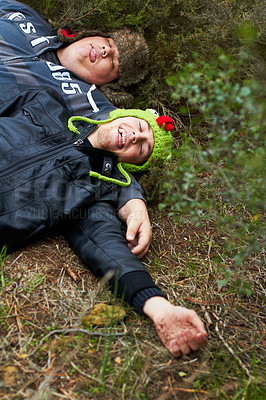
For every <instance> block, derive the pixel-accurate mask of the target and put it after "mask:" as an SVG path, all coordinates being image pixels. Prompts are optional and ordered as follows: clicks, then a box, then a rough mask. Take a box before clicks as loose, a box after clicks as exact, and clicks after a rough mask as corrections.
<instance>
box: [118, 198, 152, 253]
mask: <svg viewBox="0 0 266 400" xmlns="http://www.w3.org/2000/svg"><path fill="white" fill-rule="evenodd" d="M118 215H119V218H120V219H121V220H122V221H123V222H125V223H126V225H127V232H126V239H127V241H128V247H129V249H130V250H131V251H132V253H134V254H136V256H137V257H138V258H142V257H143V256H144V255H145V254H146V253H147V251H148V249H149V245H150V242H151V236H152V232H151V224H150V219H149V214H148V210H147V207H146V204H145V203H144V201H143V200H141V199H131V200H129V201H128V202H127V203H125V204H124V205H123V206H122V207H121V208H120V209H119V212H118Z"/></svg>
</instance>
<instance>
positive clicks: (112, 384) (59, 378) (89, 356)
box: [0, 210, 266, 400]
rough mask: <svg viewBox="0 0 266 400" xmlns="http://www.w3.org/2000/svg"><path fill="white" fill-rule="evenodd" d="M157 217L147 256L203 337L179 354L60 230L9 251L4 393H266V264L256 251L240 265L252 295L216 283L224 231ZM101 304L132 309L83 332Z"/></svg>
mask: <svg viewBox="0 0 266 400" xmlns="http://www.w3.org/2000/svg"><path fill="white" fill-rule="evenodd" d="M150 217H151V222H152V227H153V240H152V244H151V247H150V250H149V252H148V254H147V256H146V257H145V258H144V259H143V262H144V263H145V265H146V267H147V269H148V270H149V272H150V273H151V275H152V276H153V278H154V280H155V282H156V283H157V284H158V286H160V287H161V288H162V289H163V290H164V291H165V292H166V293H167V294H168V296H169V298H170V300H171V301H173V302H174V303H175V304H176V305H183V306H186V307H188V308H193V309H194V310H195V311H196V312H197V313H198V314H199V315H200V316H201V318H202V319H203V321H204V323H205V325H206V328H207V331H208V335H209V343H208V346H207V347H206V348H205V349H203V350H200V351H198V352H195V353H191V354H190V355H188V356H183V357H182V358H179V359H174V358H173V357H172V356H171V355H170V354H169V353H168V351H167V350H166V349H165V348H164V347H163V345H162V343H161V342H160V340H159V338H158V336H157V334H156V331H155V329H154V327H153V324H152V322H151V321H150V320H149V319H148V318H145V317H144V316H142V315H139V314H138V313H137V312H136V311H135V310H133V309H132V308H130V307H129V306H128V305H127V304H125V303H122V304H121V300H119V299H116V300H114V298H113V296H112V294H111V293H109V291H108V290H107V289H106V288H105V286H104V285H103V284H102V282H101V281H100V280H98V279H96V278H94V277H93V276H92V274H91V273H90V272H89V271H88V270H86V269H85V268H84V265H83V264H82V262H81V261H80V260H79V258H78V257H77V256H76V255H74V254H73V252H72V251H71V249H70V248H69V247H68V244H67V242H66V241H65V239H64V238H63V237H61V236H57V237H49V238H47V239H45V240H43V241H40V242H38V243H35V244H33V245H31V246H28V247H27V248H25V249H22V250H20V251H17V252H14V253H12V254H11V255H10V256H9V257H8V258H7V259H3V260H2V264H1V286H0V288H1V297H0V348H1V350H0V399H1V400H7V399H8V400H11V399H12V400H13V399H14V400H22V399H31V400H38V399H40V400H50V399H51V400H53V399H69V400H81V399H82V400H83V399H115V400H117V399H126V400H129V399H156V400H168V399H181V400H183V399H254V400H255V399H256V400H257V399H263V398H264V397H263V396H264V395H265V391H264V390H263V384H264V378H265V347H266V337H265V333H266V328H265V303H264V285H265V271H263V270H262V269H261V268H260V267H258V263H257V260H256V259H253V260H250V261H249V263H247V265H245V266H244V267H243V269H242V270H238V271H237V272H236V273H235V276H234V277H233V278H234V279H238V278H241V279H242V278H243V277H244V278H245V279H246V280H247V281H249V282H250V283H251V290H252V295H250V296H244V297H240V296H239V295H238V293H237V290H236V289H234V284H233V283H231V284H230V285H229V284H228V285H225V286H223V287H222V288H220V287H219V284H218V281H219V280H220V279H223V275H222V273H221V271H219V268H218V267H217V265H216V264H215V261H214V260H215V258H216V256H217V255H219V258H220V259H221V258H222V259H223V250H224V242H225V241H226V240H227V238H226V237H219V236H218V235H217V233H216V232H215V230H214V229H213V228H211V227H208V226H205V227H204V228H203V227H201V228H199V227H195V226H194V225H193V224H186V225H183V226H179V225H178V224H176V223H175V222H174V221H173V220H172V219H171V218H170V217H168V216H166V215H163V214H162V213H159V212H158V211H155V210H151V211H150ZM224 263H230V260H228V259H224ZM263 274H264V275H263ZM99 303H100V304H102V303H103V304H104V305H107V304H110V305H114V304H116V305H118V306H119V307H121V309H123V310H124V311H125V313H126V315H125V318H124V319H121V318H120V320H119V321H118V322H117V323H115V324H112V323H110V322H109V321H107V320H106V322H105V323H104V324H103V325H93V324H90V325H89V326H87V327H86V332H85V333H84V331H83V329H84V326H83V325H82V320H83V318H84V316H85V315H88V314H89V313H90V311H91V310H92V309H93V308H94V307H95V305H97V304H99ZM104 319H105V317H104ZM264 389H265V388H264Z"/></svg>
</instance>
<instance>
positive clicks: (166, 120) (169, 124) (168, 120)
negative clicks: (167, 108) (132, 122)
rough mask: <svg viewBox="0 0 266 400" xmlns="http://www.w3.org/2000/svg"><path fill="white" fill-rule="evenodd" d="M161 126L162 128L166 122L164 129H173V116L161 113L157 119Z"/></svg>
mask: <svg viewBox="0 0 266 400" xmlns="http://www.w3.org/2000/svg"><path fill="white" fill-rule="evenodd" d="M156 121H157V123H158V125H159V127H160V128H161V127H162V125H163V124H164V129H165V130H166V131H172V130H173V129H174V121H173V120H172V118H170V117H168V116H167V115H161V116H160V117H158V118H157V119H156Z"/></svg>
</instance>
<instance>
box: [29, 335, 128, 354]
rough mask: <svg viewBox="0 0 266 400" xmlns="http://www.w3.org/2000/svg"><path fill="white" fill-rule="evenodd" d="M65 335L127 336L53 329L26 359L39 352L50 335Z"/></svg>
mask: <svg viewBox="0 0 266 400" xmlns="http://www.w3.org/2000/svg"><path fill="white" fill-rule="evenodd" d="M67 333H85V334H86V335H88V336H103V337H114V336H125V335H127V333H115V334H114V333H102V332H89V331H88V330H87V329H79V328H70V329H55V330H54V331H51V332H50V333H48V335H46V336H44V338H42V340H41V341H40V343H39V344H38V346H37V347H36V348H35V349H34V350H33V351H32V352H31V353H29V354H27V357H30V356H32V355H33V354H35V353H36V351H37V350H39V349H40V348H41V347H42V345H43V342H44V341H45V340H46V339H47V338H49V337H50V336H52V335H56V334H62V335H64V334H67Z"/></svg>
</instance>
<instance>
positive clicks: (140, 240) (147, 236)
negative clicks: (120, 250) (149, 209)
mask: <svg viewBox="0 0 266 400" xmlns="http://www.w3.org/2000/svg"><path fill="white" fill-rule="evenodd" d="M126 239H127V241H128V247H129V249H130V250H131V251H132V253H134V254H135V255H136V256H137V257H138V258H142V257H143V256H144V255H145V254H146V253H147V251H148V249H149V245H150V241H151V228H150V222H149V220H144V221H139V220H136V219H131V220H129V223H128V226H127V233H126Z"/></svg>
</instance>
